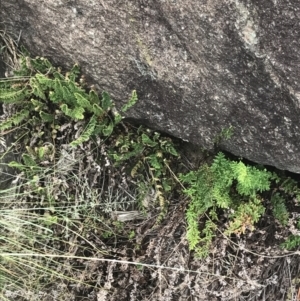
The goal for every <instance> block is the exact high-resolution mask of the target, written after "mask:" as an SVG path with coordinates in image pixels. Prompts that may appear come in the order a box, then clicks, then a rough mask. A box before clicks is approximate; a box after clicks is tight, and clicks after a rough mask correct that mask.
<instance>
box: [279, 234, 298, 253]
mask: <svg viewBox="0 0 300 301" xmlns="http://www.w3.org/2000/svg"><path fill="white" fill-rule="evenodd" d="M281 246H282V247H283V248H285V249H287V250H292V249H295V248H297V247H299V246H300V236H299V235H291V236H290V237H289V238H288V239H287V240H286V241H285V242H284V243H282V244H281Z"/></svg>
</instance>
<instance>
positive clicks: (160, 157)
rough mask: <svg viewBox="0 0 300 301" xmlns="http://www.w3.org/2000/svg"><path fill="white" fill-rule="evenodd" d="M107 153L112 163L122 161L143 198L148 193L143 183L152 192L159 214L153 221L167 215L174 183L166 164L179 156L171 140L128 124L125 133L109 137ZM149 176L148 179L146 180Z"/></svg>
mask: <svg viewBox="0 0 300 301" xmlns="http://www.w3.org/2000/svg"><path fill="white" fill-rule="evenodd" d="M111 139H112V140H111V141H110V145H111V147H110V151H109V156H110V157H111V159H112V160H113V162H115V166H118V165H120V164H122V166H125V167H126V169H127V170H128V173H129V174H130V175H131V177H132V178H135V179H137V181H138V183H139V185H138V186H139V187H138V188H139V189H140V198H141V199H142V198H143V196H144V195H145V193H146V192H147V188H146V186H147V185H144V184H145V183H146V182H150V186H151V187H153V189H154V191H155V201H157V202H158V203H159V208H160V213H159V214H158V217H157V219H156V224H158V223H160V222H161V220H162V219H163V217H164V216H165V215H166V212H167V208H168V193H170V192H171V191H172V189H173V188H174V186H175V181H174V178H173V176H172V175H170V169H169V164H174V163H175V162H176V161H177V160H178V159H179V154H178V152H177V150H176V149H175V143H174V141H173V140H172V139H171V138H169V137H165V136H163V135H161V134H160V133H158V132H155V131H152V130H150V129H146V128H144V127H143V126H140V127H139V128H138V129H136V128H134V127H132V126H131V128H130V130H129V131H127V132H121V133H120V134H119V135H115V136H114V137H111ZM146 175H148V178H149V179H150V181H148V179H146V177H147V176H146Z"/></svg>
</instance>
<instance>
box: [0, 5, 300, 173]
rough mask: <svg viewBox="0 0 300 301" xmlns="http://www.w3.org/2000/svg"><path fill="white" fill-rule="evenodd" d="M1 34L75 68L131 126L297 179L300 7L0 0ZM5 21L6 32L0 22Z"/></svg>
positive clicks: (298, 170) (56, 62)
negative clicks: (121, 108)
mask: <svg viewBox="0 0 300 301" xmlns="http://www.w3.org/2000/svg"><path fill="white" fill-rule="evenodd" d="M0 6H1V7H0V21H1V24H2V26H5V27H6V28H7V29H8V30H10V31H12V32H13V33H14V34H15V36H16V37H18V36H19V35H20V32H21V41H22V42H23V43H24V44H25V45H26V46H27V48H28V49H29V50H30V51H31V52H32V53H33V54H34V55H39V56H47V57H49V58H50V59H51V60H52V61H53V62H54V63H55V64H59V65H63V66H70V65H71V64H72V63H73V62H74V61H78V62H79V63H80V65H81V66H82V68H83V72H84V73H85V74H87V75H88V80H89V81H90V82H91V83H94V84H96V86H97V87H98V88H99V90H102V89H105V90H107V91H108V92H110V93H111V95H112V96H113V98H114V99H115V101H116V102H117V103H118V104H120V105H121V103H123V102H124V101H125V100H126V99H127V98H128V96H129V94H130V91H131V90H132V89H136V90H137V92H138V96H139V103H138V104H137V105H136V106H135V107H134V108H133V109H131V110H130V112H129V113H128V117H130V118H134V119H138V120H140V121H142V122H143V123H146V124H147V125H149V126H152V127H154V128H156V129H159V130H163V131H165V132H168V133H170V134H172V135H174V136H177V137H180V138H183V139H185V140H188V141H190V142H192V143H195V144H198V145H202V146H203V147H205V148H209V149H210V148H212V147H213V144H214V140H215V138H216V137H217V136H218V135H219V134H220V132H221V131H222V129H226V128H228V127H230V125H232V126H233V128H234V135H233V136H232V137H231V139H230V140H226V141H222V143H221V146H222V148H223V149H224V150H227V151H230V152H232V153H234V154H235V155H239V156H243V157H246V158H248V159H250V160H253V161H255V162H259V163H263V164H269V165H274V166H276V167H278V168H281V169H288V170H290V171H293V172H299V173H300V156H299V147H300V140H299V126H300V120H299V111H300V105H299V102H300V22H299V21H300V6H299V1H298V0H285V1H283V0H272V1H271V0H265V1H260V0H203V1H198V0H165V1H163V0H151V1H147V0H137V1H119V0H89V1H88V0H86V1H83V0H82V1H80V0H18V1H9V0H2V1H1V3H0ZM2 22H3V23H2Z"/></svg>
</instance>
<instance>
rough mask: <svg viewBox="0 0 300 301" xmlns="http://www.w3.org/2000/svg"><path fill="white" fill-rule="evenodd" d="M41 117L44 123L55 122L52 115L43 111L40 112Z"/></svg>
mask: <svg viewBox="0 0 300 301" xmlns="http://www.w3.org/2000/svg"><path fill="white" fill-rule="evenodd" d="M40 116H41V119H42V121H43V122H53V121H54V116H53V115H52V114H48V113H45V112H43V111H40Z"/></svg>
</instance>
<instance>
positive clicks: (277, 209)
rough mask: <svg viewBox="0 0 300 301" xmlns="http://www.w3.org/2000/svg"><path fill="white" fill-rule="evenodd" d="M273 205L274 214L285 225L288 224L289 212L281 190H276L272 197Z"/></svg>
mask: <svg viewBox="0 0 300 301" xmlns="http://www.w3.org/2000/svg"><path fill="white" fill-rule="evenodd" d="M271 203H272V205H273V214H274V216H275V218H276V219H277V220H278V221H279V222H280V223H281V224H282V225H284V226H286V225H287V223H288V220H289V212H288V210H287V208H286V206H285V200H284V198H283V197H282V195H281V194H280V193H279V192H276V193H274V194H273V195H272V197H271Z"/></svg>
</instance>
